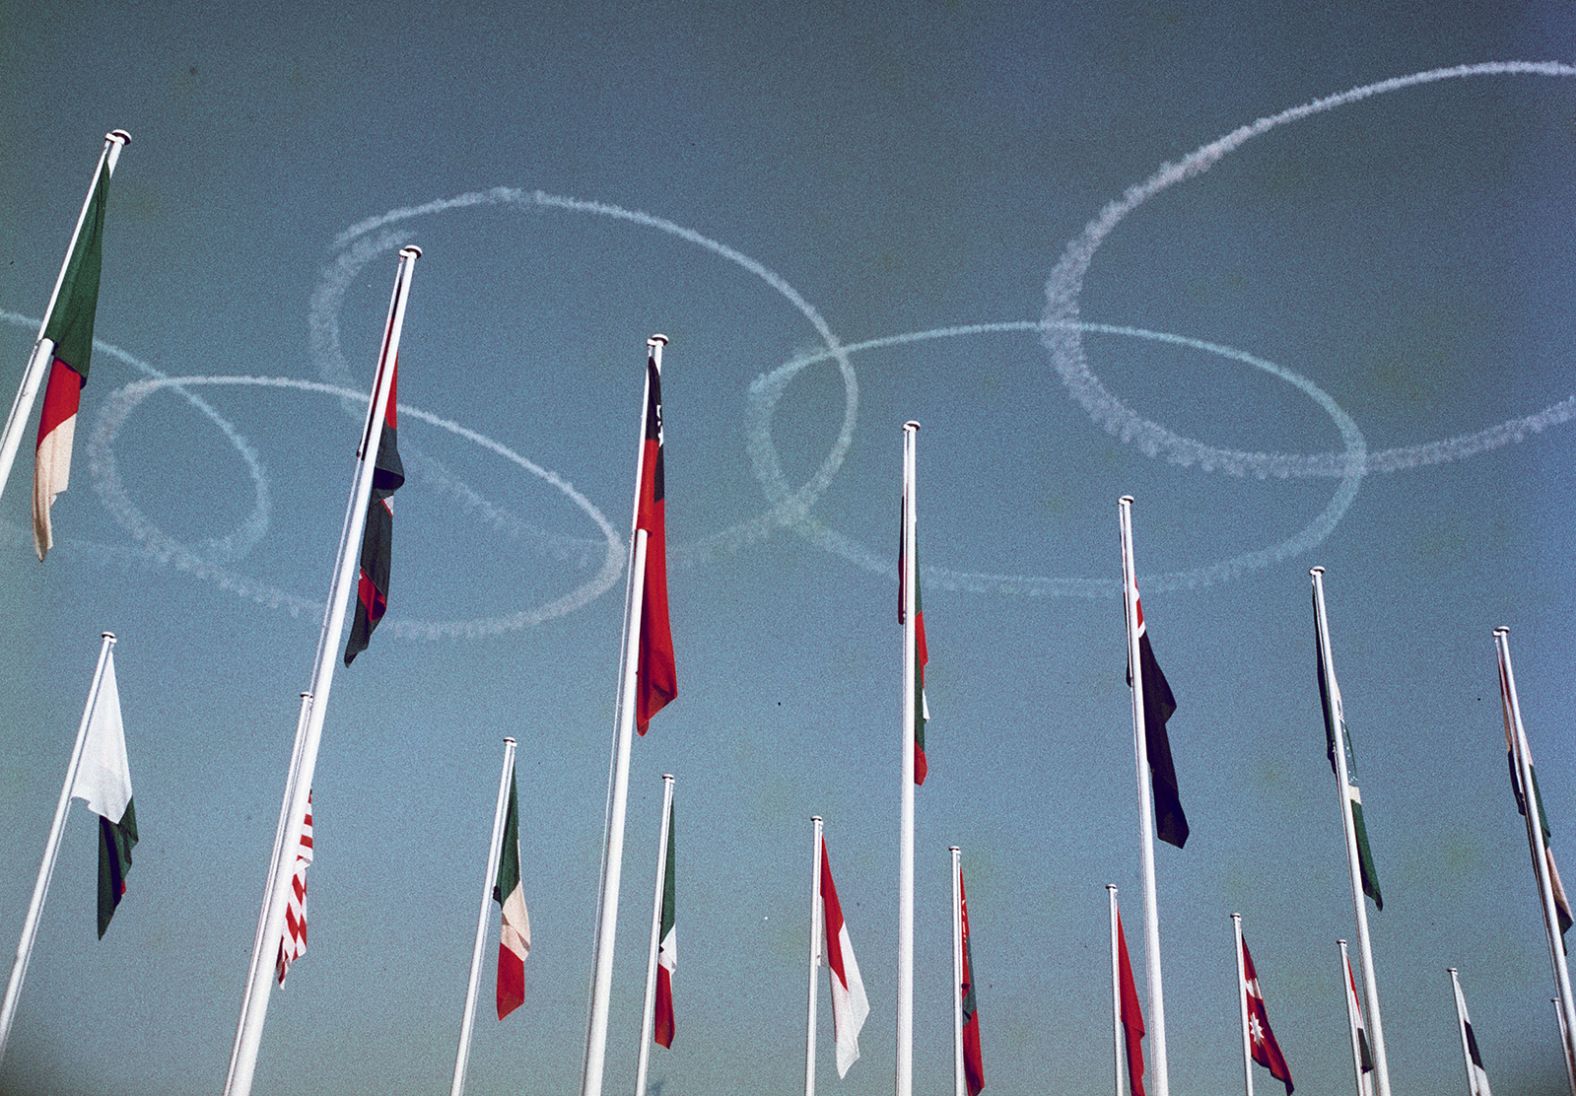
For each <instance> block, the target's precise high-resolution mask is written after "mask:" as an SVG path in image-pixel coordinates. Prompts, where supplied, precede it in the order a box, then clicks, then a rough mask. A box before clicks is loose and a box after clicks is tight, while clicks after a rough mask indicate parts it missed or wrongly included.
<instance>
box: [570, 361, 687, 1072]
mask: <svg viewBox="0 0 1576 1096" xmlns="http://www.w3.org/2000/svg"><path fill="white" fill-rule="evenodd" d="M667 341H668V337H667V336H666V335H653V336H651V338H649V339H647V340H646V349H647V352H648V353H649V355H650V359H651V360H652V361H653V362H655V364H656V368H657V374H658V376H660V375H661V373H662V348H663V347H664V346H665V345H667ZM650 387H651V378H650V377H649V375H648V376H647V377H646V389H645V390H646V393H647V395H649V392H650ZM647 403H648V399H647V396H646V395H643V396H642V397H641V400H640V415H641V436H642V437H644V436H645V415H646V407H647ZM639 453H640V455H639V456H638V457H637V458H636V461H635V504H634V513H633V514H632V515H631V517H630V521H629V527H630V529H631V530H632V535H631V537H630V545H629V581H628V584H627V586H626V593H625V596H624V644H623V651H622V653H621V655H620V659H619V669H618V674H619V676H618V697H617V700H618V703H617V706H616V710H615V714H614V716H613V756H612V758H611V760H610V762H609V764H608V782H607V809H606V812H605V814H604V824H603V831H604V832H603V848H602V885H601V889H600V890H599V891H598V892H597V917H596V939H595V942H594V943H593V945H592V951H593V959H592V969H591V1003H590V1006H589V1008H588V1010H587V1016H586V1054H585V1062H584V1066H583V1068H582V1071H581V1074H580V1096H602V1071H603V1066H604V1064H605V1061H606V1058H607V1013H608V1001H609V998H610V997H611V996H612V992H613V944H614V942H615V937H616V935H617V931H618V892H619V883H620V881H621V879H622V878H623V873H624V816H625V814H626V813H627V812H628V809H629V751H630V747H631V745H632V744H633V743H634V738H635V684H636V681H635V677H636V670H637V668H638V667H639V665H640V611H641V607H642V605H644V603H645V592H646V590H645V575H646V531H645V530H644V529H637V528H635V525H636V523H637V521H638V518H639V514H640V490H641V484H642V482H643V472H642V467H641V466H642V465H643V464H644V463H645V459H646V451H645V446H644V444H642V445H641V447H640V450H639Z"/></svg>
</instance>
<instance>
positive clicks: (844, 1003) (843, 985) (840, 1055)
mask: <svg viewBox="0 0 1576 1096" xmlns="http://www.w3.org/2000/svg"><path fill="white" fill-rule="evenodd" d="M821 915H822V920H823V922H824V924H825V929H826V935H825V948H826V968H827V974H828V978H827V981H828V983H829V985H830V987H831V991H832V1031H833V1033H834V1034H835V1035H836V1037H837V1075H838V1077H846V1076H847V1075H848V1068H849V1067H850V1066H852V1065H853V1064H854V1063H855V1062H857V1061H858V1060H859V1031H860V1029H861V1028H863V1027H864V1026H865V1019H866V1017H868V1016H869V1015H870V1000H869V998H867V997H866V996H865V982H864V979H863V978H861V977H860V975H859V963H858V962H857V961H856V960H855V959H854V945H853V943H852V942H851V941H850V940H849V937H848V925H847V923H846V922H845V921H844V920H843V907H842V904H841V903H839V902H838V900H837V886H836V885H835V884H834V883H833V882H832V866H831V864H830V863H829V862H828V861H827V858H826V839H825V838H824V837H823V838H822V839H821Z"/></svg>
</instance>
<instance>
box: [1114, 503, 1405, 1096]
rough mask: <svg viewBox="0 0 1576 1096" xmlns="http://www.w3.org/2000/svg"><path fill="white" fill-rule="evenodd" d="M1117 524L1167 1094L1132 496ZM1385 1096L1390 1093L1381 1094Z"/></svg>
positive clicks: (1156, 1015) (1158, 1077) (1148, 922)
mask: <svg viewBox="0 0 1576 1096" xmlns="http://www.w3.org/2000/svg"><path fill="white" fill-rule="evenodd" d="M1116 505H1117V514H1118V516H1119V517H1120V518H1121V526H1122V591H1123V595H1124V597H1123V600H1124V602H1125V603H1126V610H1127V666H1128V673H1129V675H1130V676H1131V677H1132V679H1133V684H1132V689H1131V690H1130V691H1131V692H1132V699H1133V750H1134V752H1135V754H1136V756H1137V768H1138V833H1139V846H1138V849H1139V860H1140V864H1141V866H1142V868H1143V872H1144V968H1145V974H1146V975H1147V976H1148V981H1149V1023H1150V1025H1151V1026H1152V1031H1151V1034H1152V1035H1153V1036H1154V1040H1155V1041H1154V1043H1153V1044H1152V1046H1153V1049H1154V1052H1155V1061H1154V1067H1155V1068H1154V1078H1155V1096H1171V1085H1170V1081H1169V1079H1168V1076H1167V1074H1168V1072H1169V1071H1168V1068H1167V1065H1166V1005H1165V995H1164V994H1163V992H1162V990H1161V984H1160V910H1159V908H1158V906H1157V904H1156V901H1155V831H1154V823H1153V822H1152V818H1153V815H1154V809H1153V806H1152V804H1151V802H1150V790H1149V742H1148V738H1147V735H1146V733H1145V729H1144V675H1143V674H1142V673H1140V672H1139V661H1138V576H1137V572H1138V568H1137V565H1136V564H1135V563H1134V562H1133V496H1132V495H1123V496H1122V497H1121V498H1120V499H1119V500H1118V501H1117V504H1116ZM1385 1096H1389V1093H1385Z"/></svg>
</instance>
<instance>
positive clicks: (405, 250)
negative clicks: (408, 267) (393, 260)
mask: <svg viewBox="0 0 1576 1096" xmlns="http://www.w3.org/2000/svg"><path fill="white" fill-rule="evenodd" d="M399 255H400V258H402V259H419V258H421V248H419V247H417V246H416V245H415V244H406V245H405V246H404V247H402V248H400V249H399Z"/></svg>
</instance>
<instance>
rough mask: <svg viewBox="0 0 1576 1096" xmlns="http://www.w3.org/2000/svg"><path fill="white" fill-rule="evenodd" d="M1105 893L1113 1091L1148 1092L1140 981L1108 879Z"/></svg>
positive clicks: (1126, 1094) (1123, 1095)
mask: <svg viewBox="0 0 1576 1096" xmlns="http://www.w3.org/2000/svg"><path fill="white" fill-rule="evenodd" d="M1105 893H1106V895H1107V897H1108V899H1109V905H1110V915H1111V1042H1112V1053H1113V1054H1114V1055H1115V1059H1116V1061H1115V1068H1116V1075H1115V1087H1114V1090H1113V1091H1114V1092H1115V1094H1116V1096H1146V1093H1145V1090H1144V1034H1145V1032H1144V1010H1143V1007H1142V1006H1141V1005H1140V1004H1139V1001H1138V984H1137V983H1136V982H1134V981H1133V963H1132V960H1131V959H1130V958H1129V957H1128V954H1127V934H1126V933H1125V932H1123V931H1122V912H1121V910H1120V909H1118V908H1117V902H1116V887H1115V885H1113V884H1111V883H1107V884H1106V885H1105ZM1124 1078H1125V1079H1126V1082H1127V1084H1126V1086H1125V1088H1124V1086H1123V1083H1122V1082H1123V1080H1124Z"/></svg>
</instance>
